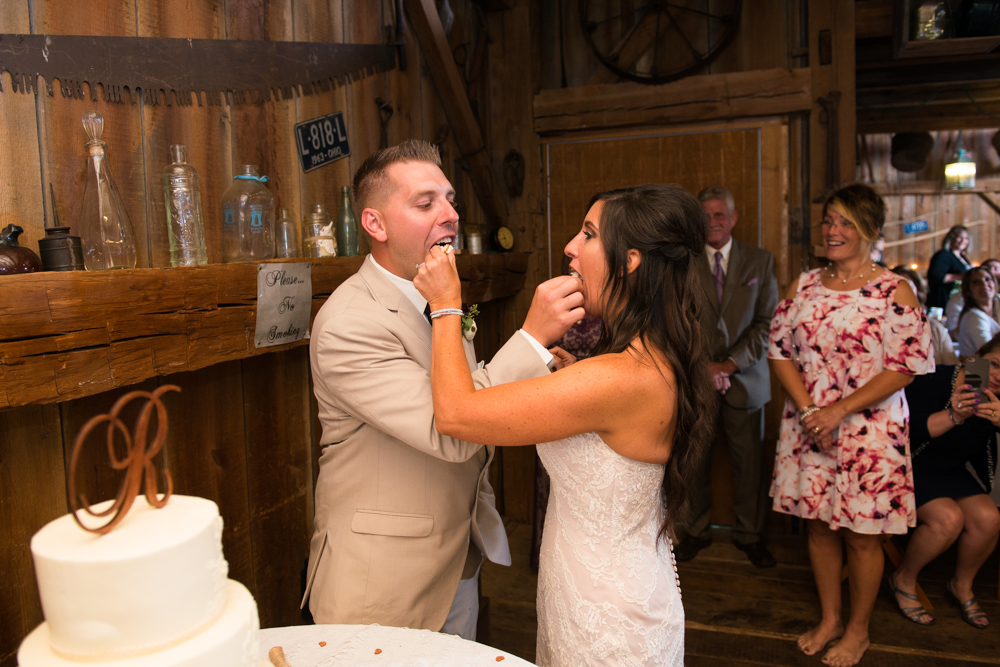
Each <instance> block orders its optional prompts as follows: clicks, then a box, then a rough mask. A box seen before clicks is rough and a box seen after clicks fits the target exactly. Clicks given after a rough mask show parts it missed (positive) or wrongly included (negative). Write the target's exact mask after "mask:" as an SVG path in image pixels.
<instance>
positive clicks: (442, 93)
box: [404, 0, 507, 227]
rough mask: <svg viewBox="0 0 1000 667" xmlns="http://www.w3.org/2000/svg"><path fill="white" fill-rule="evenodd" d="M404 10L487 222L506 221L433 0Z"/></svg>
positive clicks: (413, 1)
mask: <svg viewBox="0 0 1000 667" xmlns="http://www.w3.org/2000/svg"><path fill="white" fill-rule="evenodd" d="M404 5H405V6H406V14H407V17H408V18H409V24H408V25H409V26H411V27H412V28H413V30H414V32H415V33H416V35H417V38H418V39H419V41H420V46H421V51H422V53H423V56H424V58H425V59H426V60H427V67H428V70H429V72H430V75H431V80H432V81H433V82H434V87H435V88H436V89H437V93H438V97H440V98H441V102H442V104H443V106H444V110H445V113H446V114H447V115H448V120H449V122H450V123H451V129H452V132H453V133H454V134H455V140H456V142H457V143H458V147H459V150H460V151H461V154H462V157H463V158H464V159H465V161H466V162H468V164H469V167H470V176H471V178H472V184H473V186H474V188H475V191H476V197H477V198H478V199H479V203H480V204H481V205H482V207H483V210H484V212H485V213H486V215H487V218H488V221H489V223H490V225H491V226H493V227H496V226H498V225H505V224H507V210H506V208H505V207H504V206H503V203H502V201H501V200H500V199H499V196H498V195H497V192H496V190H497V188H498V185H497V184H496V181H495V178H494V174H493V169H492V167H491V164H490V162H491V161H490V155H489V150H488V147H487V146H486V145H485V144H484V142H483V136H482V133H481V131H480V128H479V124H478V123H477V122H476V118H475V116H474V115H473V113H472V108H471V107H470V106H469V100H468V98H467V97H466V95H465V86H464V85H463V83H462V79H461V75H460V74H459V72H458V69H457V68H456V67H455V64H454V61H453V59H452V53H451V48H450V47H449V46H448V40H447V39H446V38H445V35H444V29H443V28H442V26H441V20H440V19H439V18H438V14H437V8H436V6H435V4H434V2H433V0H404Z"/></svg>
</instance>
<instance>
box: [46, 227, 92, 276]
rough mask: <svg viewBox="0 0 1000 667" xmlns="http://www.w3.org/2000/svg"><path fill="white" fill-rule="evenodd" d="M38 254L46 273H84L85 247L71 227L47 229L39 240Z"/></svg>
mask: <svg viewBox="0 0 1000 667" xmlns="http://www.w3.org/2000/svg"><path fill="white" fill-rule="evenodd" d="M38 254H39V255H40V256H41V258H42V266H43V267H44V268H45V270H46V271H83V270H84V269H85V268H86V267H85V266H84V264H83V246H82V245H81V244H80V237H79V236H74V235H72V234H70V233H69V227H46V228H45V237H44V238H41V239H39V240H38Z"/></svg>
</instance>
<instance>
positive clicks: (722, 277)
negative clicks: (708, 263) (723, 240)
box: [712, 250, 726, 305]
mask: <svg viewBox="0 0 1000 667" xmlns="http://www.w3.org/2000/svg"><path fill="white" fill-rule="evenodd" d="M712 276H713V277H714V278H715V295H716V296H717V297H719V304H720V305H721V304H722V288H723V286H724V285H725V284H726V274H725V273H723V272H722V253H721V252H720V251H718V250H716V251H715V268H714V269H712Z"/></svg>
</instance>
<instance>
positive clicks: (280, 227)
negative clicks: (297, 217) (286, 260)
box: [274, 208, 302, 257]
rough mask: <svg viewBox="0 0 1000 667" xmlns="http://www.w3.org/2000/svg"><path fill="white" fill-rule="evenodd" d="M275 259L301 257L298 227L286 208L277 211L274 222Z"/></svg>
mask: <svg viewBox="0 0 1000 667" xmlns="http://www.w3.org/2000/svg"><path fill="white" fill-rule="evenodd" d="M274 234H275V239H274V254H275V257H301V256H302V252H301V250H300V249H299V226H298V225H297V224H295V221H294V220H292V216H291V215H290V214H289V213H288V209H287V208H279V209H278V219H277V220H276V221H275V222H274Z"/></svg>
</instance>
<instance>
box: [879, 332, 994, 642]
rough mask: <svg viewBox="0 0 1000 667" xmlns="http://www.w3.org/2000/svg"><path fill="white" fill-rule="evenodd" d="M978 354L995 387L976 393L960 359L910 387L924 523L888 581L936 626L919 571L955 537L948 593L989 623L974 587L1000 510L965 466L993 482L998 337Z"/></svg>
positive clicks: (918, 617)
mask: <svg viewBox="0 0 1000 667" xmlns="http://www.w3.org/2000/svg"><path fill="white" fill-rule="evenodd" d="M976 356H978V357H981V358H984V359H988V360H989V361H990V383H989V386H990V388H989V389H988V390H986V391H985V394H984V395H983V396H982V397H981V398H979V399H977V398H976V392H975V391H973V390H972V388H971V386H970V385H967V384H965V370H964V369H963V368H962V367H961V366H954V367H949V366H938V367H937V371H936V372H935V373H933V374H931V375H925V376H923V377H917V378H915V379H914V381H913V383H912V384H910V386H908V387H907V388H906V400H907V401H908V402H909V404H910V436H911V439H912V443H913V447H912V451H913V482H914V486H915V489H916V502H917V520H918V521H919V522H920V526H919V527H918V528H917V529H916V530H915V531H914V532H913V534H912V536H911V537H910V542H909V544H907V546H906V554H905V555H904V556H903V562H902V563H901V564H900V566H899V568H898V569H897V570H896V572H895V573H893V574H892V575H890V576H889V577H888V584H889V588H890V589H891V590H892V592H893V593H895V595H896V603H897V604H898V605H899V609H900V611H901V612H902V613H903V615H904V616H906V618H908V619H909V620H911V621H913V622H914V623H918V624H920V625H930V624H931V623H933V622H934V619H933V617H931V615H930V614H928V613H927V610H925V609H924V608H923V607H922V606H920V604H919V603H917V604H913V601H916V600H917V596H916V595H914V592H915V591H916V588H917V576H918V575H919V574H920V570H921V569H922V568H923V567H924V566H925V565H926V564H927V563H929V562H931V561H932V560H934V559H935V558H936V557H937V556H938V555H940V554H941V553H943V552H944V551H945V550H946V549H947V548H948V547H950V546H951V545H952V544H953V543H955V541H956V540H957V541H958V560H957V562H956V565H955V576H954V577H953V578H952V579H951V580H950V581H949V582H948V584H947V590H948V596H949V597H950V598H951V599H952V601H953V602H954V603H955V604H957V605H958V606H959V607H960V609H961V612H962V618H963V619H965V622H966V623H968V624H969V625H971V626H972V627H974V628H978V629H980V630H982V629H983V628H985V627H986V626H987V625H989V620H988V619H987V618H986V614H985V613H983V610H982V609H981V608H980V606H979V604H978V603H977V602H976V598H975V596H974V595H973V593H972V581H973V579H975V577H976V573H977V572H978V571H979V568H980V567H981V566H982V564H983V562H984V561H985V560H986V558H987V556H989V555H990V553H991V552H992V551H993V548H994V547H995V546H996V543H997V535H998V534H1000V511H997V507H996V505H995V504H994V503H993V501H992V500H991V499H990V497H989V496H988V495H986V494H987V492H988V491H989V490H990V489H984V488H983V487H982V485H981V484H980V482H979V481H978V480H977V479H976V478H975V477H973V476H972V474H971V473H970V472H969V470H968V468H967V467H966V461H969V462H970V463H971V464H972V467H973V469H974V470H975V471H976V474H977V475H978V477H979V479H980V480H983V481H984V482H986V484H987V485H988V486H989V487H992V486H993V462H994V461H995V460H996V434H997V430H998V427H1000V401H998V400H997V393H1000V336H998V337H996V338H994V339H993V340H991V341H990V342H989V343H987V344H986V345H984V346H983V347H982V348H981V349H980V350H979V351H978V353H977V355H976Z"/></svg>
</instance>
